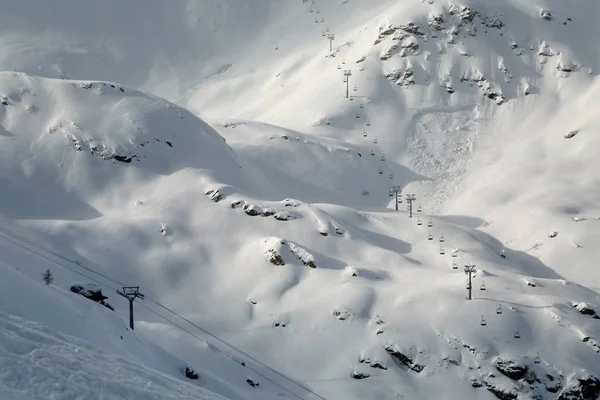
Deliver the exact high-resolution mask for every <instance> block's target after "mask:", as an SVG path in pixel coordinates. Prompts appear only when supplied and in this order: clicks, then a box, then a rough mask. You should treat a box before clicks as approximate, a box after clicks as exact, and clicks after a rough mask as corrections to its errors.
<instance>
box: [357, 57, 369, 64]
mask: <svg viewBox="0 0 600 400" xmlns="http://www.w3.org/2000/svg"><path fill="white" fill-rule="evenodd" d="M366 59H367V57H365V56H362V57H361V58H359V59H358V60H356V63H357V64H360V63H361V62H363V61H365V60H366Z"/></svg>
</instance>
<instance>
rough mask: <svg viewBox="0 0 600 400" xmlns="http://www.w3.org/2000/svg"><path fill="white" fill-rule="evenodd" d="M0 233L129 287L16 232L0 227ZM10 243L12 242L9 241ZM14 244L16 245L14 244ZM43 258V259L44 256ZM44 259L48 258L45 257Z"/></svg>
mask: <svg viewBox="0 0 600 400" xmlns="http://www.w3.org/2000/svg"><path fill="white" fill-rule="evenodd" d="M0 232H2V233H5V234H7V235H10V236H12V237H13V238H14V239H16V240H19V241H21V242H25V243H27V244H28V245H30V246H34V247H37V248H39V249H40V250H43V251H45V252H47V253H49V254H52V255H53V256H55V257H57V258H60V259H62V260H64V261H66V262H69V263H71V264H74V265H77V266H78V267H80V268H83V269H85V270H86V271H88V272H92V273H94V274H96V275H99V276H101V277H103V278H104V279H106V280H109V281H111V282H113V283H116V284H117V285H120V286H127V285H126V284H125V283H123V282H121V281H118V280H116V279H113V278H111V277H109V276H107V275H104V274H103V273H101V272H98V271H94V270H93V269H91V268H88V267H86V266H84V265H82V264H81V263H80V262H78V261H76V260H71V259H70V258H68V257H65V256H63V255H61V254H59V253H57V252H55V251H53V250H50V249H48V248H47V247H44V246H42V245H41V244H38V243H36V242H34V241H33V240H30V239H27V238H26V237H24V236H21V235H19V234H18V233H15V232H13V231H11V230H10V229H6V228H4V227H2V226H0ZM7 240H8V239H7ZM9 241H10V240H9ZM13 243H14V242H13ZM32 253H33V251H32ZM35 254H37V253H35ZM38 255H40V256H42V255H41V254H38ZM42 257H43V256H42ZM44 258H46V257H44ZM53 262H55V261H53Z"/></svg>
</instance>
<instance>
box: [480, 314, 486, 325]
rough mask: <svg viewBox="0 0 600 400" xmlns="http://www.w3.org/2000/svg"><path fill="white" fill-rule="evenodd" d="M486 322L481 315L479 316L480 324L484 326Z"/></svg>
mask: <svg viewBox="0 0 600 400" xmlns="http://www.w3.org/2000/svg"><path fill="white" fill-rule="evenodd" d="M486 325H487V322H486V321H485V319H484V318H483V315H482V316H481V326H486Z"/></svg>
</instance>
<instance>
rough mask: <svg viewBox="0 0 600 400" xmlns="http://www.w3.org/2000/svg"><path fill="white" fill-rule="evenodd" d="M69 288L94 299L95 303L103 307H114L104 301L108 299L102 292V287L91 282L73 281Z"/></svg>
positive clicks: (111, 308)
mask: <svg viewBox="0 0 600 400" xmlns="http://www.w3.org/2000/svg"><path fill="white" fill-rule="evenodd" d="M70 290H71V292H73V293H77V294H80V295H82V296H83V297H85V298H86V299H90V300H92V301H95V302H96V303H99V304H102V305H103V306H104V307H106V308H108V309H110V310H112V311H115V309H114V308H113V307H112V306H111V305H110V304H108V303H107V302H106V301H105V300H106V299H108V296H105V295H104V294H102V289H101V288H100V287H99V286H97V285H95V284H93V283H74V284H72V285H71V288H70Z"/></svg>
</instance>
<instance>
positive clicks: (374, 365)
mask: <svg viewBox="0 0 600 400" xmlns="http://www.w3.org/2000/svg"><path fill="white" fill-rule="evenodd" d="M369 367H371V368H375V369H382V370H387V367H386V366H385V365H384V364H382V363H380V362H379V361H373V362H371V363H370V364H369Z"/></svg>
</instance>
